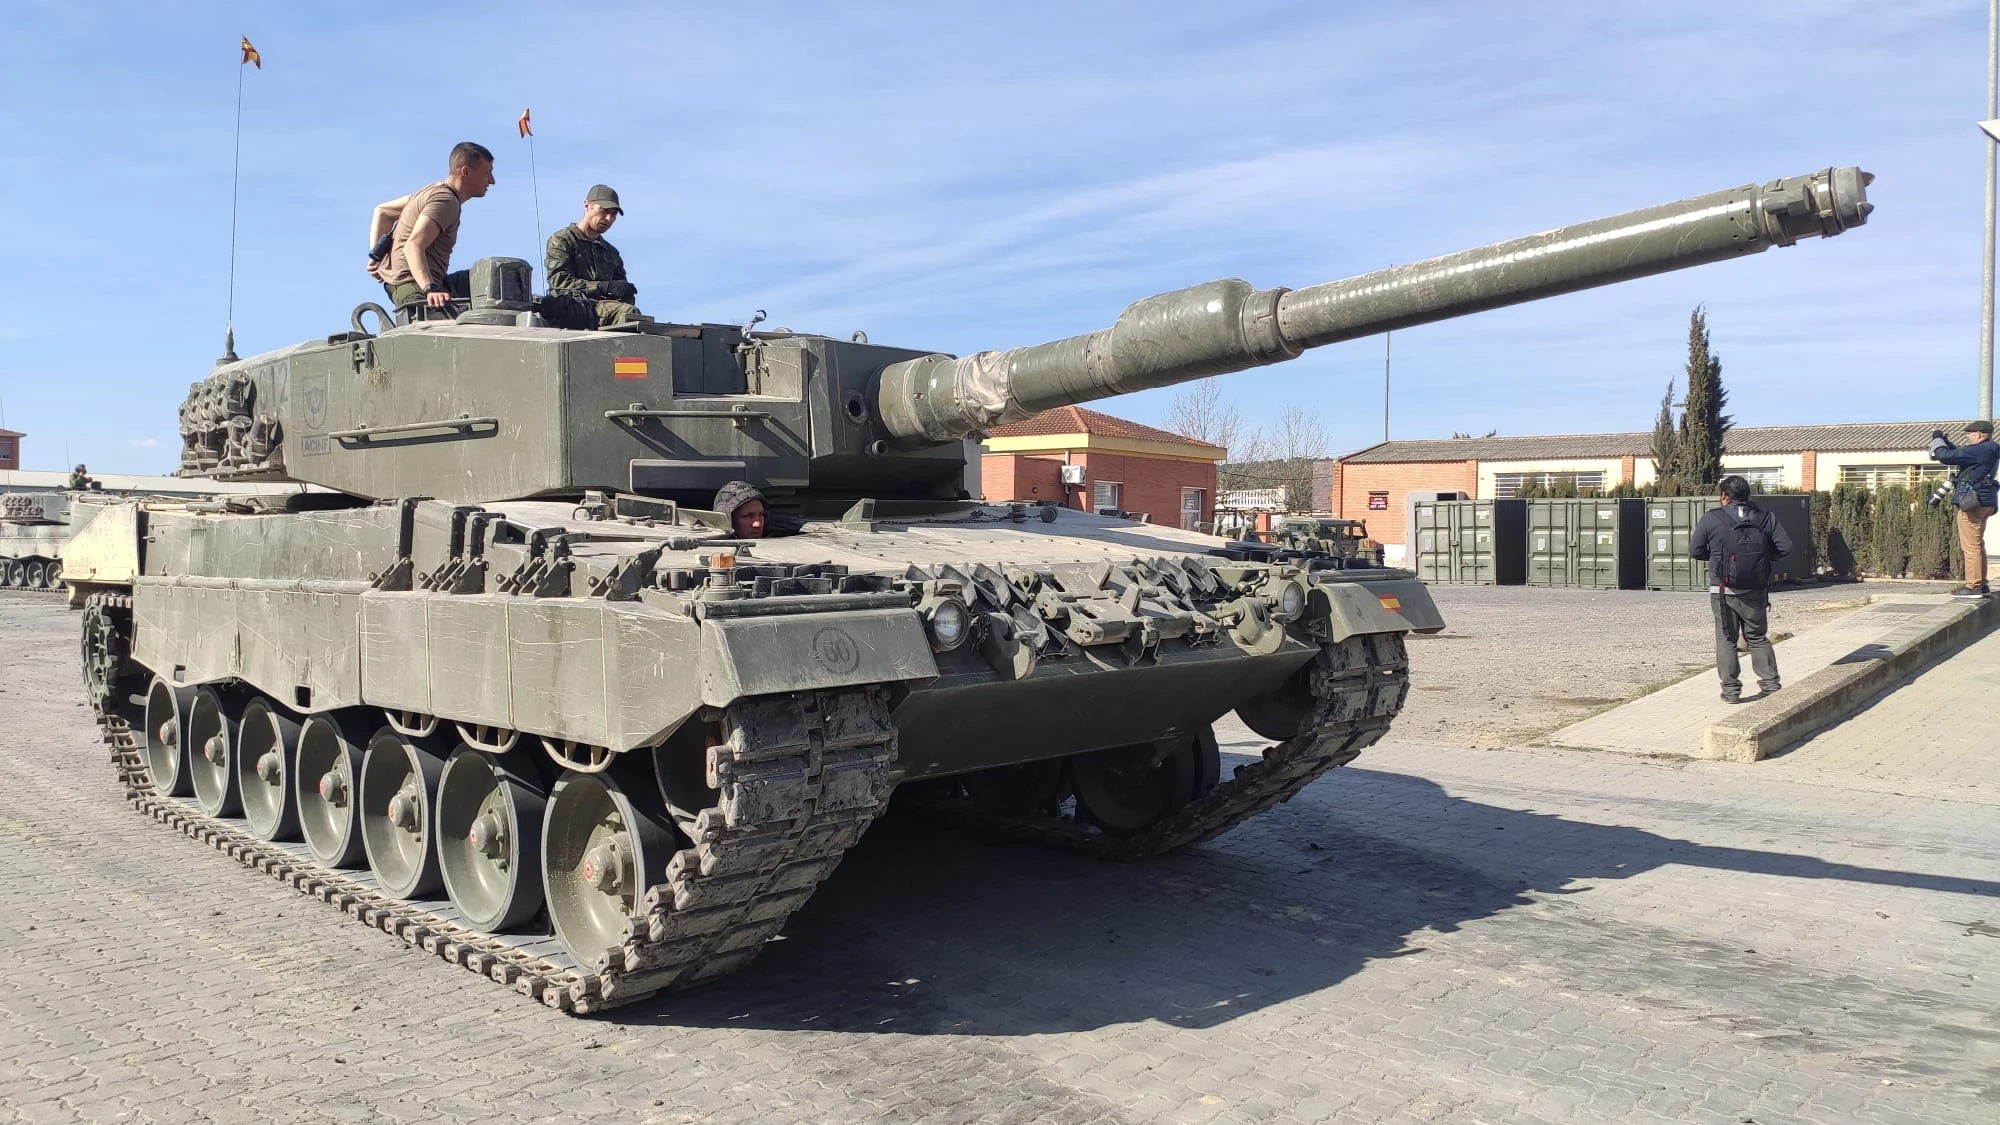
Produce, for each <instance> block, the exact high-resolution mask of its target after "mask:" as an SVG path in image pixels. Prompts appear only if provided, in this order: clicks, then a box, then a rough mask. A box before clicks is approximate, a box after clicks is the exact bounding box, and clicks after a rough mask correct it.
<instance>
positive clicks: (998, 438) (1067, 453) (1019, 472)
mask: <svg viewBox="0 0 2000 1125" xmlns="http://www.w3.org/2000/svg"><path fill="white" fill-rule="evenodd" d="M985 444H986V449H985V454H984V456H983V458H982V459H981V464H980V480H981V483H982V484H983V486H984V493H985V497H986V499H988V500H1055V501H1058V502H1060V503H1062V504H1063V505H1064V506H1066V507H1070V508H1077V509H1080V510H1083V511H1092V510H1102V509H1107V508H1111V509H1117V510H1119V511H1125V512H1137V513H1144V514H1145V515H1146V516H1147V517H1148V518H1150V519H1151V520H1152V522H1154V523H1164V524H1173V525H1177V526H1180V527H1188V528H1191V527H1193V526H1195V525H1196V524H1210V523H1213V521H1214V520H1215V465H1216V462H1218V461H1221V460H1222V459H1223V458H1225V457H1227V456H1228V455H1229V451H1228V450H1226V449H1223V448H1222V447H1221V446H1216V445H1209V444H1208V443H1206V442H1200V441H1195V440H1194V439H1193V438H1185V437H1182V436H1181V435H1179V434H1175V433H1169V432H1167V431H1166V430H1158V429H1154V428H1153V427H1151V426H1142V425H1140V424H1139V423H1137V422H1128V421H1126V420H1125V419H1123V418H1114V417H1112V416H1111V415H1109V414H1100V413H1098V412H1097V411H1095V410H1085V409H1084V408H1083V407H1081V406H1059V407H1057V408H1056V409H1054V410H1047V411H1043V412H1042V413H1040V414H1037V415H1035V416H1034V417H1032V418H1024V419H1022V420H1021V421H1019V422H1010V423H1008V424H1007V425H1004V426H996V427H994V429H993V432H992V435H991V436H990V437H988V438H987V439H986V443H985ZM1065 469H1068V474H1067V475H1068V477H1069V478H1070V479H1068V480H1067V481H1066V480H1065V479H1064V476H1065V473H1064V470H1065Z"/></svg>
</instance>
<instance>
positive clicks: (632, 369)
mask: <svg viewBox="0 0 2000 1125" xmlns="http://www.w3.org/2000/svg"><path fill="white" fill-rule="evenodd" d="M611 376H612V378H614V379H644V378H645V377H646V357H645V356H642V355H621V356H613V357H612V358H611Z"/></svg>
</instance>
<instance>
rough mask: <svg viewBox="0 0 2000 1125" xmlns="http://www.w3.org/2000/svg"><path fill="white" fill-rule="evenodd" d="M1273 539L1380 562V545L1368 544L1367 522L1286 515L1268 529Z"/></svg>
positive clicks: (1304, 548) (1316, 551)
mask: <svg viewBox="0 0 2000 1125" xmlns="http://www.w3.org/2000/svg"><path fill="white" fill-rule="evenodd" d="M1272 531H1273V538H1274V539H1275V540H1276V541H1277V542H1278V543H1281V544H1283V545H1284V546H1286V547H1288V548H1290V549H1292V550H1295V551H1308V552H1312V553H1314V554H1321V555H1330V556H1333V557H1335V558H1343V559H1358V558H1367V559H1372V560H1374V561H1375V562H1376V563H1380V562H1381V561H1382V548H1381V546H1380V545H1369V543H1368V524H1367V523H1365V522H1364V521H1362V520H1344V519H1336V518H1334V517H1332V516H1286V517H1285V518H1284V519H1282V520H1280V521H1278V526H1277V527H1275V528H1273V529H1272Z"/></svg>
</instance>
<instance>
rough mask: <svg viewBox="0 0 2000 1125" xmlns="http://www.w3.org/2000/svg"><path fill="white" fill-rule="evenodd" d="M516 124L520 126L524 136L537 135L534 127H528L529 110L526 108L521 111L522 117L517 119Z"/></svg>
mask: <svg viewBox="0 0 2000 1125" xmlns="http://www.w3.org/2000/svg"><path fill="white" fill-rule="evenodd" d="M514 124H515V125H517V126H519V127H520V130H521V135H522V136H524V137H532V136H534V135H535V131H534V130H533V129H531V128H529V127H528V111H527V110H525V109H524V110H522V111H521V119H520V120H519V121H516V122H514Z"/></svg>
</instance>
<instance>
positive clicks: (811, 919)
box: [605, 768, 2000, 1035]
mask: <svg viewBox="0 0 2000 1125" xmlns="http://www.w3.org/2000/svg"><path fill="white" fill-rule="evenodd" d="M1280 818H1282V819H1280ZM1238 831H1239V832H1244V833H1254V836H1253V837H1252V838H1250V839H1246V840H1242V841H1232V839H1231V838H1230V837H1224V838H1223V840H1222V841H1221V842H1218V843H1215V844H1210V845H1206V846H1203V847H1198V848H1193V849H1189V850H1187V851H1185V852H1182V853H1179V854H1176V855H1172V856H1168V857H1165V858H1163V859H1158V860H1153V861H1149V862H1145V863H1137V864H1125V863H1113V862H1106V861H1100V860H1092V859H1085V858H1079V857H1073V856H1070V855H1067V854H1063V853H1057V852H1052V851H1047V850H1042V849H1038V848H1034V847H1032V846H1029V845H1021V844H1010V843H1005V842H1000V841H995V840H991V839H989V838H986V837H982V836H976V835H972V834H969V833H967V832H964V831H960V830H956V829H952V828H948V827H942V826H936V825H933V824H930V823H928V822H926V821H924V820H921V819H918V818H914V817H910V816H892V817H890V818H889V819H887V820H885V821H883V822H882V823H880V824H878V825H876V826H875V827H874V828H873V829H871V830H870V832H869V835H868V836H867V838H866V839H864V840H863V841H862V843H861V845H860V846H859V847H857V848H856V849H855V850H854V852H853V853H851V854H850V855H849V857H848V859H847V860H846V862H845V863H844V864H843V865H842V867H841V869H840V870H839V871H838V872H836V873H835V875H834V877H833V878H832V879H830V880H829V881H828V883H827V885H826V886H825V887H823V888H822V889H821V890H820V892H819V893H818V894H817V895H816V896H815V897H814V898H813V900H812V902H811V903H810V904H809V905H808V906H807V907H806V908H805V909H804V910H802V911H801V912H800V913H799V914H798V915H797V916H796V917H794V919H793V920H792V924H791V925H790V927H789V928H788V929H787V931H786V936H785V939H784V940H781V941H779V942H777V943H774V944H773V945H772V946H771V947H770V948H769V949H768V950H767V951H766V952H765V953H764V955H763V956H762V958H761V959H760V960H759V961H758V962H757V963H756V964H755V965H754V966H752V967H751V968H750V969H748V970H746V971H745V972H744V973H743V974H742V975H740V976H738V977H735V978H731V979H729V980H727V981H724V982H721V983H719V984H717V985H713V986H709V987H707V988H704V989H699V990H696V991H694V992H690V993H684V994H675V995H670V996H667V997H663V998H660V999H657V1000H654V1001H650V1002H647V1003H644V1004H640V1005H635V1006H634V1007H632V1008H624V1009H615V1010H614V1011H612V1012H611V1013H609V1014H608V1015H607V1016H606V1017H605V1018H607V1019H609V1020H612V1021H614V1022H620V1023H639V1024H664V1025H678V1026H749V1027H762V1028H792V1029H804V1028H811V1029H815V1030H837V1031H863V1032H865V1031H879V1032H887V1033H902V1034H909V1033H951V1034H978V1035H1009V1034H1038V1033H1048V1032H1062V1031H1076V1030H1085V1029H1092V1028H1099V1027H1104V1026H1108V1025H1115V1024H1121V1023H1130V1022H1135V1021H1144V1020H1156V1021H1160V1022H1163V1023H1167V1024H1171V1025H1175V1026H1182V1027H1196V1028H1198V1027H1212V1026H1216V1025H1219V1024H1222V1023H1226V1022H1227V1021H1229V1020H1231V1019H1234V1018H1235V1017H1237V1016H1239V1015H1242V1014H1244V1013H1246V1012H1250V1011H1254V1010H1257V1009H1260V1008H1264V1007H1266V1006H1269V1005H1272V1004H1275V1003H1278V1002H1281V1001H1284V1000H1287V999H1290V998H1293V997H1297V996H1301V995H1305V994H1308V993H1312V992H1316V991H1318V990H1321V989H1324V988H1327V987H1328V986H1330V985H1333V984H1336V983H1338V982H1340V981H1342V980H1344V979H1346V978H1347V977H1349V976H1350V975H1352V974H1354V973H1356V972H1357V971H1359V970H1360V969H1362V968H1363V967H1364V966H1366V965H1367V964H1368V963H1369V962H1371V961H1374V960H1376V959H1379V958H1389V957H1404V956H1412V955H1418V954H1421V953H1422V952H1423V951H1424V950H1423V948H1422V944H1421V943H1422V941H1423V940H1424V939H1423V937H1422V936H1421V935H1423V934H1426V933H1430V932H1451V931H1453V930H1456V929H1457V928H1458V927H1460V926H1462V925H1464V924H1465V923H1467V922H1471V921H1474V920H1477V919H1482V918H1487V917H1491V916H1494V915H1497V914H1500V913H1503V912H1505V911H1508V910H1511V909H1513V908H1516V907H1518V906H1522V905H1524V904H1527V903H1529V902H1531V901H1533V900H1532V899H1530V898H1528V897H1527V896H1528V895H1529V893H1530V892H1539V893H1543V894H1583V893H1587V892H1588V890H1589V889H1590V888H1589V887H1588V886H1583V887H1579V886H1577V884H1578V882H1579V881H1583V880H1606V879H1621V878H1624V877H1626V876H1629V875H1633V874H1637V873H1640V872H1644V871H1649V870H1652V869H1654V868H1656V867H1659V866H1661V865H1664V864H1670V863H1671V864H1683V865H1692V866H1701V867H1712V868H1720V869H1726V870H1730V871H1740V872H1756V873H1762V874H1768V875H1777V876H1785V877H1789V878H1799V879H1839V880H1848V881H1855V882H1863V883H1879V884H1886V885H1890V886H1897V887H1910V888H1921V889H1926V890H1933V891H1948V892H1954V893H1960V894H1971V895H1985V896H1994V897H2000V883H1995V882H1985V881H1978V880H1969V879H1958V878H1948V877H1941V876H1934V875H1925V874H1920V873H1914V872H1901V871H1887V870H1877V869H1872V868H1864V867H1854V866H1846V865H1841V864H1831V863H1825V862H1822V861H1820V860H1817V859H1813V858H1810V857H1806V856H1797V855H1787V854H1783V853H1779V852H1764V851H1753V850H1743V849H1736V848H1721V847H1710V846H1705V845H1700V844H1695V843H1691V842H1688V841H1685V840H1677V839H1672V838H1670V837H1666V836H1661V835H1657V834H1655V833H1651V832H1646V831H1642V830H1639V829H1634V828H1626V827H1617V826H1609V825H1601V824H1592V823H1586V822H1582V821H1577V820H1569V819H1564V818H1562V817H1557V816H1549V815H1539V814H1535V813H1529V812H1521V811H1516V810H1512V809H1505V808H1497V807H1494V806H1490V805H1483V804H1480V803H1478V802H1475V801H1468V800H1464V799H1460V798H1455V797H1452V796H1450V795H1448V794H1446V793H1445V792H1444V791H1443V790H1442V789H1441V788H1439V787H1438V786H1437V785H1435V784H1433V783H1432V782H1429V781H1426V780H1423V779H1421V778H1416V777H1409V776H1404V775H1400V774H1393V773H1381V772H1376V771H1370V770H1361V769H1353V768H1348V769H1343V770H1340V771H1338V773H1336V774H1334V775H1331V776H1329V777H1328V778H1327V779H1325V780H1323V781H1321V782H1320V783H1318V784H1317V785H1315V786H1314V787H1313V789H1312V790H1311V791H1309V792H1308V793H1307V794H1306V795H1305V796H1304V797H1302V798H1301V799H1300V800H1297V801H1294V802H1293V803H1292V804H1290V805H1288V806H1284V807H1282V808H1280V809H1278V810H1274V811H1273V812H1271V813H1267V814H1266V815H1265V816H1264V817H1261V818H1259V819H1258V820H1256V821H1253V822H1251V824H1250V825H1249V826H1247V827H1246V828H1243V829H1239V830H1238ZM1633 926H1642V924H1636V923H1635V924H1633V925H1629V926H1627V927H1625V928H1624V929H1625V932H1620V933H1606V932H1604V926H1603V924H1602V923H1597V922H1574V921H1573V922H1567V923H1557V922H1555V921H1553V920H1551V921H1550V923H1549V927H1548V929H1547V931H1546V933H1539V932H1538V934H1537V940H1538V942H1539V941H1544V940H1545V941H1547V942H1548V943H1549V944H1548V947H1547V948H1546V949H1544V950H1543V951H1542V954H1543V956H1544V957H1545V958H1547V959H1551V960H1553V961H1555V962H1556V963H1559V964H1565V965H1566V966H1567V967H1566V968H1565V970H1564V971H1565V973H1567V974H1570V975H1571V976H1572V978H1574V977H1575V976H1577V975H1582V976H1591V975H1599V974H1601V975H1602V978H1603V980H1604V981H1605V982H1608V983H1607V984H1606V985H1605V987H1611V988H1618V989H1622V988H1624V987H1627V986H1628V985H1629V983H1630V980H1631V978H1630V974H1631V964H1632V957H1633V956H1634V955H1635V954H1639V955H1644V952H1645V950H1646V948H1647V947H1648V946H1649V945H1651V946H1653V947H1657V949H1658V951H1659V952H1658V957H1657V958H1656V960H1658V959H1663V960H1664V961H1665V962H1668V963H1664V964H1656V965H1655V966H1654V967H1653V969H1652V972H1653V974H1654V977H1653V979H1654V980H1656V981H1671V979H1672V978H1673V977H1674V976H1675V974H1676V971H1677V970H1676V967H1675V966H1676V964H1679V965H1683V966H1684V967H1685V971H1684V972H1683V973H1682V975H1683V976H1684V977H1685V978H1686V979H1685V982H1684V983H1686V985H1687V987H1688V988H1690V989H1693V990H1696V991H1698V992H1701V991H1709V990H1712V989H1713V988H1714V983H1715V978H1714V973H1715V972H1716V971H1717V970H1718V969H1720V970H1721V971H1722V972H1723V973H1724V974H1725V975H1726V974H1727V973H1728V972H1729V971H1730V970H1731V968H1732V966H1734V967H1735V968H1736V969H1739V970H1740V971H1741V972H1742V973H1743V974H1744V977H1745V979H1746V980H1756V981H1759V982H1760V984H1759V987H1760V988H1768V989H1778V990H1782V989H1784V988H1785V987H1787V983H1786V980H1787V974H1788V973H1791V972H1792V971H1793V970H1792V968H1791V967H1789V966H1784V965H1782V964H1774V963H1773V962H1771V961H1769V960H1767V959H1762V958H1758V957H1757V956H1755V954H1756V951H1755V950H1740V949H1735V948H1730V947H1713V946H1709V945H1705V944H1703V943H1690V942H1689V941H1688V940H1687V939H1686V938H1685V937H1684V936H1682V935H1679V934H1676V933H1674V932H1672V931H1671V930H1668V929H1664V928H1663V929H1659V930H1657V931H1643V929H1634V928H1633ZM1565 927H1567V928H1565ZM1697 946H1699V947H1698V948H1697ZM1613 962H1615V964H1614V963H1613ZM1593 963H1595V965H1596V966H1598V967H1597V968H1593V967H1592V966H1593ZM1857 971H1859V970H1857ZM1619 974H1624V976H1623V977H1622V978H1621V977H1620V975H1619ZM1830 983H1833V982H1830V981H1829V980H1828V979H1827V975H1826V974H1825V973H1823V972H1822V973H1819V974H1817V975H1816V976H1813V977H1811V978H1810V979H1808V978H1807V977H1806V976H1803V975H1800V976H1798V978H1797V986H1798V988H1799V989H1800V990H1801V991H1800V998H1799V999H1797V1000H1796V1002H1797V1003H1799V1004H1801V1005H1804V1004H1808V1003H1810V1002H1811V1000H1810V997H1816V996H1817V995H1819V993H1820V992H1822V991H1823V990H1824V989H1825V988H1826V987H1827V986H1828V985H1829V984H1830ZM1843 987H1853V988H1861V989H1866V988H1869V987H1872V986H1871V985H1870V983H1869V982H1868V981H1866V980H1865V979H1862V978H1858V977H1857V978H1856V979H1855V980H1853V981H1851V982H1847V984H1846V985H1844V986H1843ZM1778 1002H1779V1003H1781V1004H1782V1003H1788V1002H1794V1001H1787V1000H1784V999H1783V998H1782V997H1781V998H1779V1000H1778ZM1921 1022H1922V1021H1921V1020H1919V1021H1918V1023H1921ZM1883 1030H1885V1031H1886V1030H1887V1029H1883ZM1904 1030H1906V1031H1907V1032H1909V1033H1910V1034H1912V1035H1920V1034H1921V1027H1919V1026H1918V1025H1917V1024H1913V1025H1912V1026H1911V1027H1910V1028H1907V1029H1904Z"/></svg>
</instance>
